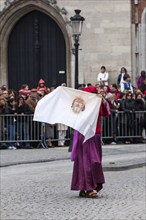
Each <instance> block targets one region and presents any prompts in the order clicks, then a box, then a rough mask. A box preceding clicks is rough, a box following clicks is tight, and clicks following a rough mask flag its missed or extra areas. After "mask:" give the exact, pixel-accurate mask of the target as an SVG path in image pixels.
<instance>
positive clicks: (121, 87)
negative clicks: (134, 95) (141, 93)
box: [120, 82, 124, 92]
mask: <svg viewBox="0 0 146 220" xmlns="http://www.w3.org/2000/svg"><path fill="white" fill-rule="evenodd" d="M120 91H121V92H124V83H122V82H121V84H120Z"/></svg>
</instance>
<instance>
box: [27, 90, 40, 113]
mask: <svg viewBox="0 0 146 220" xmlns="http://www.w3.org/2000/svg"><path fill="white" fill-rule="evenodd" d="M38 101H39V97H38V93H37V89H35V88H34V89H31V92H30V95H29V97H28V98H27V100H26V104H28V105H29V108H30V111H31V113H32V114H33V113H34V110H35V107H36V105H37V102H38Z"/></svg>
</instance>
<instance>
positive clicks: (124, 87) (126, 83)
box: [120, 74, 133, 93]
mask: <svg viewBox="0 0 146 220" xmlns="http://www.w3.org/2000/svg"><path fill="white" fill-rule="evenodd" d="M128 90H130V91H131V92H132V93H133V87H132V84H131V81H130V76H129V74H125V75H124V76H123V81H122V82H121V88H120V91H121V92H127V91H128Z"/></svg>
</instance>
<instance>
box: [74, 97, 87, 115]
mask: <svg viewBox="0 0 146 220" xmlns="http://www.w3.org/2000/svg"><path fill="white" fill-rule="evenodd" d="M71 108H72V110H73V112H74V113H77V114H78V113H80V112H81V111H84V110H85V101H84V100H83V99H82V98H81V97H76V98H75V99H74V100H73V103H72V106H71Z"/></svg>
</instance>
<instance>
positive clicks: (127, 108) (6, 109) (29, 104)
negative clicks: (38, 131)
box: [0, 66, 146, 149]
mask: <svg viewBox="0 0 146 220" xmlns="http://www.w3.org/2000/svg"><path fill="white" fill-rule="evenodd" d="M108 81H109V74H108V72H107V71H106V68H105V67H104V66H102V67H101V72H100V73H99V74H98V75H97V81H96V83H95V87H96V89H97V91H98V93H100V94H102V96H103V97H104V98H105V99H106V100H107V101H108V102H109V105H110V109H111V115H112V116H113V118H114V122H113V123H117V115H118V112H122V111H123V112H126V113H128V114H129V113H134V112H136V111H146V72H145V71H141V74H140V76H139V77H138V78H137V86H136V87H134V86H133V85H132V84H131V80H130V75H129V74H128V73H127V70H126V68H125V67H122V68H121V71H120V73H119V74H118V75H117V83H114V84H111V85H109V82H108ZM62 85H63V86H66V85H65V84H62ZM90 85H91V84H90V83H88V84H87V85H85V84H81V85H79V88H78V89H81V90H82V89H83V88H84V87H86V86H90ZM53 89H54V87H52V88H47V86H46V83H45V81H44V80H43V79H40V80H39V82H38V86H37V87H36V88H32V89H29V86H28V85H27V84H23V85H22V86H21V88H20V90H19V91H15V90H14V89H8V88H7V87H6V86H5V85H3V86H1V87H0V115H13V116H15V115H16V114H17V115H25V114H27V115H28V114H33V113H34V110H35V107H36V105H37V102H38V101H39V100H40V99H41V98H42V97H44V96H45V95H46V94H49V93H50V92H51V91H53ZM128 114H126V120H127V124H126V126H127V125H128V123H129V125H130V126H131V124H132V122H131V116H129V115H128ZM132 117H133V116H132ZM135 117H136V116H134V120H135ZM115 118H116V120H115ZM128 121H129V122H128ZM137 122H138V123H137V124H136V125H137V126H138V125H139V126H140V127H141V131H140V132H142V129H146V117H145V114H143V115H142V116H141V118H140V121H137ZM3 123H4V122H3V121H2V118H1V117H0V125H1V126H0V139H1V134H2V132H3V131H2V129H3V126H2V124H3ZM5 123H6V122H5ZM28 126H29V124H28V123H27V121H26V120H25V119H23V120H21V123H19V130H23V138H24V140H29V133H28V132H27V130H28V129H27V128H28ZM56 129H58V131H62V130H64V135H63V137H65V135H66V132H65V131H66V130H67V128H66V127H64V128H62V127H60V125H59V126H56ZM7 130H8V136H9V140H13V136H14V132H15V118H14V117H13V118H12V117H11V118H9V119H7ZM53 130H54V127H53V126H52V125H48V126H46V136H47V140H48V146H50V147H51V146H52V143H51V138H54V137H53V136H54V134H53V133H54V131H53ZM117 130H118V129H117V124H115V126H114V129H113V134H112V135H113V137H114V136H116V135H117ZM119 132H120V131H119ZM58 136H59V135H58ZM20 139H21V138H20ZM62 139H63V138H62ZM125 140H126V139H125ZM23 144H24V147H28V148H29V147H30V143H29V142H28V141H27V142H26V143H25V142H24V143H23ZM59 145H61V146H63V145H64V142H63V143H61V144H59ZM8 148H9V149H16V148H17V147H16V146H14V143H11V142H9V143H8Z"/></svg>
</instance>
